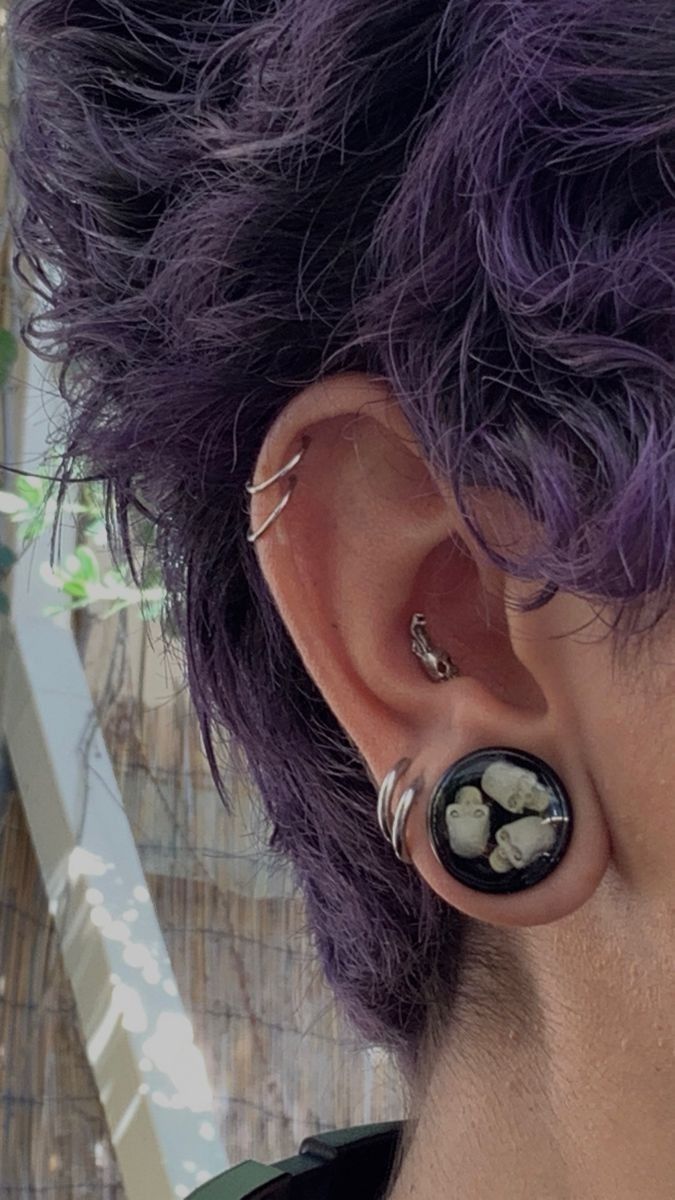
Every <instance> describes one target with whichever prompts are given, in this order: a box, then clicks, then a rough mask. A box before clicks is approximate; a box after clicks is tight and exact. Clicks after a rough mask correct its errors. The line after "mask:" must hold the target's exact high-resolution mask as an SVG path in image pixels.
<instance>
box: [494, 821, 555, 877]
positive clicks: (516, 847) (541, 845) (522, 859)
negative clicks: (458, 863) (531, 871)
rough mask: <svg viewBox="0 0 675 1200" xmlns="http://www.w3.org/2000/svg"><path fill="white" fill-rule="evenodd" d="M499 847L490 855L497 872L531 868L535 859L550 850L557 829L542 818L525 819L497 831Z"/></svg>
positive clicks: (503, 826)
mask: <svg viewBox="0 0 675 1200" xmlns="http://www.w3.org/2000/svg"><path fill="white" fill-rule="evenodd" d="M496 837H497V845H496V846H495V848H494V850H493V851H492V854H491V855H490V866H491V867H492V868H493V870H495V871H510V870H511V868H512V867H518V868H519V869H520V870H522V868H523V867H527V866H529V864H530V863H531V862H532V860H533V859H534V858H537V857H538V855H540V854H543V853H544V851H546V850H550V849H551V846H552V845H553V843H554V841H555V829H554V827H553V825H552V824H551V823H550V822H549V821H542V820H541V818H540V817H523V818H522V820H520V821H512V822H511V824H510V825H502V827H501V829H498V830H497V834H496Z"/></svg>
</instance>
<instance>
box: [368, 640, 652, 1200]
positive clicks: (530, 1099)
mask: <svg viewBox="0 0 675 1200" xmlns="http://www.w3.org/2000/svg"><path fill="white" fill-rule="evenodd" d="M664 644H665V646H666V649H668V650H669V654H668V655H667V656H666V654H665V653H664ZM658 645H659V646H660V654H658V655H657V657H656V658H654V659H652V660H651V666H650V668H649V669H648V670H641V671H640V677H639V679H636V677H635V675H634V674H633V672H631V670H630V669H629V668H628V667H626V668H625V676H624V668H623V667H621V668H617V667H616V665H615V664H612V661H611V648H610V646H609V644H608V643H607V642H605V643H602V644H600V643H596V644H595V645H592V644H590V643H589V644H588V645H580V644H579V643H578V642H573V643H572V644H570V643H569V642H559V643H557V644H555V645H554V646H553V647H552V648H551V659H552V662H551V669H552V670H554V671H556V672H558V682H559V686H560V687H561V688H563V689H566V692H567V696H568V697H569V698H571V699H572V700H573V703H574V705H575V709H576V712H577V714H578V717H579V720H578V724H577V730H578V738H579V753H580V754H582V755H584V756H585V759H586V762H587V764H588V765H589V768H590V770H591V772H592V775H593V778H594V780H595V783H596V785H597V789H598V794H599V796H600V799H601V802H602V804H603V808H604V811H605V813H606V816H607V820H608V823H609V827H610V830H611V838H612V860H611V864H610V867H609V869H608V871H607V873H606V874H605V876H604V878H603V880H602V883H601V884H600V886H599V887H598V888H597V890H596V892H595V893H594V894H593V896H592V897H591V899H590V900H589V901H588V902H587V903H586V904H585V905H584V906H583V907H582V908H581V909H578V910H577V911H576V912H575V913H573V914H571V915H570V916H568V917H565V918H564V919H562V920H559V921H556V922H554V923H553V924H549V925H538V926H532V927H529V928H510V929H507V928H502V927H496V926H489V925H485V924H482V923H481V924H479V923H478V922H472V923H471V924H470V926H469V929H470V932H469V936H468V938H467V944H466V951H465V952H466V956H467V958H466V961H467V969H466V971H465V974H464V978H463V981H462V985H461V987H460V995H459V998H458V1003H457V1011H456V1015H455V1016H454V1017H453V1020H452V1023H451V1027H450V1028H449V1030H448V1038H447V1042H446V1044H445V1047H444V1050H443V1052H442V1053H441V1054H439V1055H437V1057H436V1060H435V1062H434V1066H433V1070H432V1073H431V1077H430V1079H429V1083H428V1086H427V1087H426V1088H425V1090H424V1095H423V1097H422V1099H421V1102H419V1103H418V1104H417V1106H416V1108H415V1110H414V1111H413V1112H412V1114H411V1116H412V1119H413V1121H414V1123H415V1128H414V1133H413V1136H412V1140H411V1145H410V1147H409V1150H408V1152H407V1154H406V1156H405V1158H404V1160H403V1164H402V1167H401V1169H400V1171H399V1173H398V1175H397V1177H396V1179H395V1180H394V1183H393V1190H392V1191H391V1192H390V1193H389V1200H409V1198H411V1197H414V1200H438V1198H439V1197H441V1196H442V1197H448V1200H449V1198H450V1197H453V1198H454V1197H457V1200H495V1198H496V1197H498V1198H499V1200H533V1197H536V1198H537V1200H637V1198H639V1200H672V1197H673V1194H674V1192H673V1188H674V1180H675V873H674V872H673V865H672V864H673V862H674V861H675V806H674V802H673V796H674V793H675V752H674V741H675V739H674V738H673V729H674V728H675V669H674V667H673V662H672V660H673V658H675V654H674V653H673V647H675V639H673V638H672V637H669V638H666V640H665V643H664V641H663V640H660V641H659V643H658ZM666 657H668V658H669V659H670V662H669V663H668V662H666V661H664V660H665V658H666ZM633 671H634V668H633ZM472 929H473V932H474V934H477V944H478V945H480V944H482V943H483V941H486V942H487V945H488V948H490V949H491V950H492V952H493V953H495V954H497V955H498V958H499V960H500V962H501V963H502V964H503V965H502V966H500V969H499V980H498V982H497V980H496V974H495V972H494V970H492V971H491V970H489V969H488V967H487V966H486V964H485V962H483V964H482V965H481V960H480V959H479V957H478V954H477V953H473V954H472V946H471V942H472V933H471V930H472ZM509 988H510V989H511V993H512V994H511V999H509V996H508V991H509ZM505 990H506V994H505ZM523 991H524V992H525V995H526V997H527V998H526V999H523ZM516 992H518V996H516Z"/></svg>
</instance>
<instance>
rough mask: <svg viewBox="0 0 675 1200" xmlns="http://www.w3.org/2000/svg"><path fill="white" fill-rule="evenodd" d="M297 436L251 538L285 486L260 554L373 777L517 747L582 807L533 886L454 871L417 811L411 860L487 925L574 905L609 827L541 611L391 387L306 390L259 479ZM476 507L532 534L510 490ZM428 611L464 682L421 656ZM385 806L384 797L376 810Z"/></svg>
mask: <svg viewBox="0 0 675 1200" xmlns="http://www.w3.org/2000/svg"><path fill="white" fill-rule="evenodd" d="M303 439H304V445H305V452H304V454H303V455H302V459H301V461H300V463H299V464H298V466H297V468H296V471H295V475H294V476H293V477H292V482H291V484H290V485H289V479H288V476H286V477H284V478H283V479H280V480H279V482H278V483H276V484H274V485H272V486H271V487H270V488H266V489H265V490H263V491H261V492H260V493H258V494H254V495H253V496H252V499H251V525H252V528H253V529H254V530H257V529H259V528H260V527H261V525H262V524H263V523H264V522H265V521H266V520H267V518H268V517H269V515H270V513H271V512H272V510H273V509H274V508H275V506H276V505H277V504H278V503H279V500H280V498H282V497H283V496H284V495H285V494H286V492H288V491H291V494H290V496H289V501H288V503H287V504H286V506H285V507H284V509H283V512H281V513H280V514H279V516H278V517H277V518H276V519H275V520H274V521H272V523H271V524H270V525H269V527H268V528H267V529H266V531H265V533H264V534H263V536H261V537H260V539H259V540H258V541H257V542H256V552H257V553H258V555H259V562H260V566H261V568H262V570H263V572H264V575H265V577H266V580H267V583H268V586H269V588H270V590H271V592H272V595H273V597H274V599H275V602H276V604H277V606H278V608H279V611H280V613H281V615H282V617H283V619H284V621H285V623H286V626H287V628H288V630H289V632H290V634H291V636H292V638H293V640H294V642H295V645H296V647H297V649H298V651H299V653H300V655H301V657H302V660H303V662H304V664H305V667H306V669H307V671H308V672H309V674H310V675H311V677H312V678H313V679H314V681H315V683H316V684H317V686H318V687H319V688H320V690H321V692H322V693H323V695H324V697H325V699H326V701H327V703H328V704H329V706H330V707H331V709H332V710H333V712H334V713H335V715H336V717H337V719H338V720H339V722H340V723H341V725H342V726H343V728H344V729H345V731H346V733H347V734H348V735H349V737H350V738H351V740H352V741H353V742H354V743H355V744H356V746H357V747H358V749H359V750H360V752H361V754H362V756H363V758H364V761H365V764H366V766H367V768H368V770H369V772H370V774H371V776H372V777H373V779H374V780H375V781H377V783H379V781H381V780H382V778H383V777H384V775H385V774H386V773H387V771H388V770H389V769H390V768H391V767H392V765H393V764H394V763H395V762H396V761H397V760H398V759H400V758H402V757H408V758H410V759H412V760H413V763H414V764H415V766H414V769H415V770H416V771H417V772H419V770H420V769H422V770H423V772H424V777H425V779H426V780H427V781H429V782H430V783H434V782H435V781H436V779H437V778H438V777H439V776H440V775H441V774H442V773H443V771H444V770H445V769H446V768H447V767H448V766H450V765H451V764H452V763H453V762H454V761H456V760H457V759H458V758H460V757H462V756H463V755H464V754H466V753H468V752H469V751H472V750H476V749H479V748H483V747H489V746H499V745H511V746H514V747H518V748H521V749H524V750H528V751H529V752H530V753H533V754H536V755H538V756H539V757H540V758H543V759H544V760H545V761H548V762H549V763H550V764H551V766H553V768H554V769H555V770H556V771H557V772H558V774H559V775H560V776H561V777H562V779H563V780H564V781H565V782H566V785H567V788H568V791H569V792H570V796H571V797H572V799H573V803H574V816H575V821H574V829H573V835H572V840H571V843H570V845H569V847H568V850H567V852H566V855H565V857H564V859H563V860H562V862H561V863H560V864H559V865H558V866H557V867H556V870H555V871H554V872H552V873H551V875H550V876H549V877H547V878H546V879H544V880H542V881H541V882H540V883H539V884H537V885H536V886H534V887H532V888H530V889H527V890H525V891H523V892H520V893H515V894H510V895H509V894H501V895H490V894H486V893H480V892H477V891H474V890H473V889H471V888H468V887H465V886H464V885H463V884H462V883H460V882H459V881H458V880H456V879H455V878H454V877H451V876H450V875H449V874H448V873H447V872H446V871H445V870H444V868H443V867H442V866H441V865H440V863H439V862H438V860H437V859H436V857H435V854H434V852H433V849H432V847H431V845H430V843H429V841H428V838H427V834H426V826H425V813H424V811H423V807H422V806H420V805H419V804H417V805H416V806H415V807H414V809H413V812H411V814H410V817H409V820H408V824H407V831H406V832H407V850H408V853H409V854H410V855H411V857H412V858H413V861H414V863H415V866H416V868H417V869H418V870H419V872H420V873H421V874H422V875H423V876H424V878H425V879H426V880H427V882H428V883H429V885H430V886H431V887H433V888H434V890H435V891H436V892H438V894H439V895H441V896H443V897H444V898H445V899H446V900H447V901H448V903H451V904H452V905H453V906H455V907H456V908H458V909H460V910H462V911H463V912H465V913H467V914H469V915H471V916H475V917H477V918H478V919H481V920H486V921H490V922H493V923H496V924H504V925H528V924H539V923H542V922H544V921H552V920H555V919H557V918H558V917H561V916H564V915H566V914H567V913H569V912H572V911H573V910H574V909H576V908H577V907H579V906H580V905H581V904H583V903H584V901H585V900H586V899H588V897H589V896H590V895H591V893H592V892H593V891H594V889H595V887H596V886H597V884H598V882H599V880H600V878H601V877H602V874H603V873H604V870H605V868H606V866H607V861H608V854H609V842H608V834H607V829H606V825H605V822H604V819H603V816H602V813H601V811H600V808H599V805H598V802H597V798H596V796H595V794H594V792H593V788H592V785H591V782H590V780H589V778H588V774H587V772H586V771H585V769H584V766H583V764H582V763H581V762H580V761H579V757H578V754H575V749H576V747H575V745H574V738H573V731H572V729H571V726H570V725H569V724H568V720H567V717H566V715H565V712H564V710H563V709H562V708H561V707H560V706H557V705H556V704H555V703H553V702H552V701H553V700H554V693H555V676H554V675H552V674H551V672H550V669H548V668H547V656H546V652H545V651H546V647H545V640H546V636H547V635H546V634H544V637H543V638H542V637H540V638H539V640H538V639H537V636H536V635H537V615H536V614H527V616H525V615H523V614H522V613H520V612H518V611H516V610H515V608H514V605H513V599H514V598H515V596H516V595H517V593H518V592H519V591H520V592H522V588H523V585H517V584H516V583H515V582H514V581H513V580H509V579H508V578H507V577H506V576H504V574H503V573H502V572H501V571H500V570H499V569H498V568H496V567H495V566H494V565H493V564H492V563H491V562H490V561H489V559H488V558H487V556H486V555H485V554H484V552H483V551H482V550H481V548H480V547H479V545H478V544H477V543H476V541H475V540H474V538H473V537H472V535H471V533H470V531H469V529H468V528H467V527H466V524H465V522H464V520H463V519H462V517H461V514H460V512H459V509H458V506H457V503H456V501H455V499H454V497H453V495H452V492H451V489H450V487H449V485H448V484H447V482H445V481H443V480H439V479H437V478H434V477H433V476H432V473H431V471H430V469H429V466H428V465H427V463H426V461H425V459H424V458H423V456H422V453H421V451H420V448H419V446H418V444H417V442H416V440H415V438H414V436H413V434H412V431H411V429H410V427H409V425H408V424H407V422H406V420H405V418H404V417H403V414H402V412H401V409H400V407H399V405H398V404H397V403H396V401H395V400H394V399H393V398H392V396H391V394H390V393H389V391H388V390H387V388H386V387H385V385H383V384H382V383H381V382H379V381H376V380H374V379H371V378H369V377H368V376H366V375H363V374H360V373H355V372H354V373H345V374H342V375H338V376H333V377H329V378H327V379H324V380H322V381H320V382H317V383H316V384H313V385H311V386H310V387H308V388H306V389H305V390H304V391H302V392H301V393H299V394H298V395H297V396H296V397H294V399H293V400H292V401H291V402H290V404H288V405H287V406H286V408H285V409H284V411H283V412H282V414H281V415H280V417H279V418H278V419H277V421H276V422H275V424H274V426H273V427H272V429H271V430H270V431H269V433H268V436H267V437H266V439H265V443H264V445H263V447H262V451H261V454H260V457H259V461H258V463H257V466H256V471H255V476H254V483H255V482H258V481H264V480H266V479H268V478H269V476H271V475H273V474H274V473H275V472H277V471H279V470H280V468H281V467H283V465H284V464H285V463H286V462H287V461H288V460H289V459H290V458H292V457H293V456H294V455H295V454H296V452H297V451H298V450H299V448H300V447H301V446H302V444H303ZM476 499H477V503H479V504H480V517H481V526H482V528H483V529H489V530H491V532H492V533H493V534H494V536H495V538H496V539H497V540H499V539H500V538H501V539H506V538H508V539H509V541H510V542H511V543H513V542H514V541H517V540H518V539H519V538H521V537H526V536H527V534H528V529H527V522H526V521H524V518H523V516H522V514H521V513H519V512H517V511H516V509H515V508H514V506H513V505H512V504H511V503H510V502H509V501H508V500H507V499H506V498H504V497H503V496H501V495H500V494H498V493H490V492H484V493H481V494H480V496H477V497H476ZM553 603H555V602H553ZM417 612H421V613H423V614H424V615H425V617H426V620H427V628H428V631H429V635H430V637H431V639H432V641H433V642H434V643H435V644H436V645H437V646H440V647H442V648H443V649H445V650H446V651H447V652H448V653H449V655H450V656H451V658H452V660H453V661H454V663H456V664H457V666H458V667H459V669H460V671H461V675H460V676H459V677H458V678H455V679H452V680H448V681H443V682H434V681H432V680H431V679H430V678H429V676H428V675H427V674H426V673H425V671H424V669H423V667H422V664H421V663H420V661H419V659H418V658H416V657H415V656H414V655H413V653H412V651H411V635H410V621H411V617H412V615H413V614H414V613H417ZM528 617H529V618H530V625H529V627H528V628H525V625H526V622H527V619H528ZM539 623H540V625H539V628H540V629H541V618H539ZM533 634H534V636H533ZM375 804H376V797H375V792H374V794H373V805H374V811H375Z"/></svg>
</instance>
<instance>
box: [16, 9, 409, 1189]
mask: <svg viewBox="0 0 675 1200" xmlns="http://www.w3.org/2000/svg"><path fill="white" fill-rule="evenodd" d="M1 13H2V9H1V8H0V15H1ZM2 86H3V87H4V78H3V83H2ZM3 167H4V164H3ZM1 182H2V187H3V194H4V187H5V179H4V171H3V177H2V180H1ZM0 208H1V206H0ZM3 230H4V235H3V248H2V253H3V258H2V267H1V278H0V286H2V289H3V312H4V314H5V323H6V314H7V297H8V288H7V283H8V274H7V263H8V256H9V251H10V247H9V245H8V242H7V238H6V229H4V227H3ZM17 373H18V376H19V377H20V376H21V360H19V363H18V364H17ZM0 449H1V447H0ZM0 458H1V455H0ZM0 486H4V482H3V483H2V484H0ZM74 632H75V635H76V637H77V640H78V645H79V647H80V651H81V654H82V658H83V662H84V664H85V669H86V672H87V675H88V678H89V681H90V684H91V688H92V693H93V696H94V698H95V702H96V705H97V709H98V713H99V719H100V721H101V724H102V726H103V729H104V733H105V736H106V740H107V744H108V747H109V751H110V754H111V757H112V759H113V762H114V764H115V766H116V771H117V775H118V779H119V782H120V786H121V789H122V793H123V797H124V802H125V806H126V810H127V813H128V817H129V820H130V823H131V825H132V828H133V830H134V834H135V837H136V840H137V843H138V847H139V851H140V854H141V859H142V862H143V865H144V869H145V872H146V875H147V880H148V887H149V889H150V891H151V893H152V896H153V899H154V902H155V905H156V908H157V913H158V917H159V921H160V924H161V926H162V928H163V931H164V935H165V938H166V942H167V946H168V949H169V953H170V955H171V959H172V964H173V969H174V972H175V975H176V978H177V982H178V986H179V989H180V992H181V996H182V998H183V1001H184V1003H185V1006H186V1009H187V1011H188V1013H189V1014H190V1016H191V1019H192V1021H193V1025H194V1029H195V1042H196V1043H197V1044H198V1045H199V1047H200V1049H201V1050H202V1052H203V1054H204V1056H205V1060H206V1064H207V1069H208V1071H209V1074H210V1079H211V1083H212V1086H213V1088H214V1092H215V1095H216V1097H217V1103H218V1110H219V1115H220V1125H221V1135H222V1137H223V1140H224V1143H225V1145H226V1148H227V1152H228V1155H229V1158H230V1160H231V1161H232V1162H233V1163H236V1162H238V1161H240V1160H241V1159H244V1158H249V1157H253V1158H258V1159H260V1160H261V1161H268V1162H269V1161H274V1160H275V1159H277V1158H282V1157H285V1156H287V1155H290V1154H293V1153H295V1152H296V1151H297V1146H298V1144H299V1142H300V1141H301V1139H302V1138H303V1137H304V1136H306V1135H307V1134H309V1133H313V1132H318V1131H320V1130H324V1129H330V1128H338V1127H341V1126H344V1125H350V1124H360V1123H361V1122H370V1121H380V1120H382V1121H385V1120H392V1119H398V1118H399V1117H400V1116H401V1115H402V1114H401V1099H400V1093H399V1087H398V1080H397V1078H396V1075H395V1071H394V1068H393V1066H392V1064H391V1063H390V1062H389V1061H388V1060H387V1059H386V1058H384V1057H383V1056H382V1055H380V1054H378V1053H377V1052H376V1051H369V1050H364V1049H362V1048H361V1049H360V1048H359V1047H358V1046H357V1045H356V1044H355V1042H354V1041H353V1039H352V1038H351V1036H350V1032H349V1030H347V1029H345V1028H343V1027H342V1026H341V1024H340V1021H339V1019H338V1016H337V1013H336V1010H335V1007H334V1004H333V1001H332V997H331V994H330V992H329V991H328V989H327V987H326V985H325V983H324V981H323V979H322V975H321V971H320V968H319V966H318V964H317V962H316V961H315V958H314V956H313V954H312V948H311V942H310V938H309V936H308V933H307V930H306V928H305V914H304V908H303V903H302V900H301V897H300V896H299V895H298V894H296V893H295V892H294V890H293V888H292V886H291V883H290V880H289V878H288V877H287V876H286V875H285V874H284V873H283V871H278V872H275V873H274V876H271V875H270V872H269V871H268V870H267V868H266V867H265V864H264V862H263V861H262V859H261V857H260V841H259V838H260V831H258V832H255V831H254V830H253V827H252V819H251V812H252V810H251V804H250V796H249V794H248V791H247V785H246V782H245V781H244V780H243V779H233V780H232V781H231V788H232V791H233V792H234V793H235V794H236V797H237V803H236V805H235V812H234V813H233V815H232V817H228V816H227V814H226V813H225V811H224V809H223V807H222V805H221V803H220V801H219V800H218V798H217V797H216V795H215V792H214V789H213V786H212V784H211V781H210V779H209V776H208V772H207V770H206V766H205V762H204V758H203V755H202V752H201V748H200V744H199V736H198V733H197V730H196V727H195V722H194V718H193V715H192V713H191V711H190V705H189V700H188V697H187V695H186V693H185V691H184V690H183V689H182V686H181V684H180V679H179V677H178V676H177V675H176V674H175V673H174V672H173V671H172V668H171V664H170V662H169V661H167V660H165V659H163V658H162V657H161V655H160V654H159V653H158V652H156V651H155V650H154V649H153V648H152V645H151V644H150V642H149V640H148V638H147V637H144V636H143V634H144V629H143V626H142V623H141V621H140V619H139V618H138V617H137V616H132V615H130V614H125V613H122V614H118V616H116V617H113V618H109V619H107V620H101V619H97V618H96V617H95V616H92V615H90V614H89V613H87V614H82V613H80V614H78V619H77V621H76V622H75V623H74ZM155 633H156V631H155ZM1 669H2V664H1V663H0V670H1ZM48 803H49V797H48V796H46V797H45V804H48ZM263 832H264V831H263ZM0 920H1V922H2V924H1V927H0V1200H39V1198H44V1200H77V1198H79V1197H86V1198H87V1200H125V1198H124V1195H123V1189H122V1186H121V1184H120V1182H119V1177H118V1174H117V1171H116V1166H115V1161H114V1154H113V1152H112V1150H111V1147H110V1144H109V1140H108V1137H107V1133H106V1129H105V1123H104V1119H103V1114H102V1110H101V1106H100V1104H99V1101H98V1096H97V1093H96V1087H95V1084H94V1081H93V1078H92V1075H91V1073H90V1071H89V1067H88V1064H87V1061H86V1058H85V1055H84V1051H83V1047H82V1044H81V1040H80V1036H79V1030H78V1023H77V1016H76V1012H75V1009H74V1003H73V998H72V995H71V992H70V988H69V985H68V981H67V978H66V977H65V974H64V971H63V968H62V965H61V960H60V955H59V948H58V937H57V935H56V933H55V930H54V928H53V924H52V921H51V918H50V916H49V913H48V909H47V903H46V899H45V894H44V891H43V888H42V883H41V879H40V875H39V870H38V867H37V864H36V861H35V856H34V854H33V850H32V846H31V844H30V839H29V836H28V833H27V829H26V825H25V821H24V819H23V814H22V810H21V805H20V800H19V798H18V797H17V796H16V795H15V794H14V793H13V791H12V786H11V781H10V780H9V779H8V776H7V773H6V771H5V774H4V776H3V777H2V779H1V780H0Z"/></svg>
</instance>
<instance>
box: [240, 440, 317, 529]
mask: <svg viewBox="0 0 675 1200" xmlns="http://www.w3.org/2000/svg"><path fill="white" fill-rule="evenodd" d="M308 445H309V438H308V437H303V439H302V446H301V447H300V449H299V450H298V452H297V454H294V455H293V457H292V458H291V459H289V461H288V462H287V463H285V464H284V466H283V467H281V468H280V469H279V470H278V471H275V472H274V475H270V477H269V479H263V480H262V482H261V483H247V484H246V491H247V492H248V494H249V496H256V495H257V494H258V492H264V491H265V489H266V488H268V487H271V486H272V484H273V483H278V482H279V480H280V479H285V478H286V476H287V475H290V473H291V471H292V470H293V468H294V467H297V465H298V463H299V462H300V459H301V458H302V456H303V454H304V453H305V450H306V449H307V447H308ZM295 484H296V479H295V476H291V478H290V479H289V481H288V491H287V492H285V493H284V495H283V496H282V497H281V500H280V501H279V503H278V504H277V505H276V506H275V507H274V508H273V509H272V511H271V513H270V514H269V516H268V517H266V518H265V520H264V521H263V523H262V525H261V526H260V528H259V529H255V530H253V529H249V531H248V533H247V534H246V540H247V541H248V542H250V543H253V542H257V540H258V538H259V537H262V535H263V533H265V531H266V530H267V529H269V527H270V525H271V524H272V522H273V521H276V519H277V517H278V516H279V513H281V512H283V510H284V509H285V507H286V505H287V504H288V501H289V500H290V498H291V495H292V493H293V488H294V487H295Z"/></svg>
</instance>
